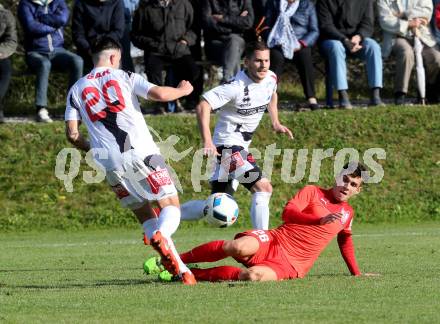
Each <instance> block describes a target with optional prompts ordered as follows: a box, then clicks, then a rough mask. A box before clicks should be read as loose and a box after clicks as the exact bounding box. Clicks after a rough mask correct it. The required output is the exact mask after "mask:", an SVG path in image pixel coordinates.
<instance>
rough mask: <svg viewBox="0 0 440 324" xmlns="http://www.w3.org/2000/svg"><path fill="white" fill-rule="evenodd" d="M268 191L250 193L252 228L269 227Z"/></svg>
mask: <svg viewBox="0 0 440 324" xmlns="http://www.w3.org/2000/svg"><path fill="white" fill-rule="evenodd" d="M271 195H272V194H271V193H270V192H262V191H261V192H255V193H253V194H252V204H251V221H252V227H253V228H254V229H262V230H267V229H269V200H270V196H271Z"/></svg>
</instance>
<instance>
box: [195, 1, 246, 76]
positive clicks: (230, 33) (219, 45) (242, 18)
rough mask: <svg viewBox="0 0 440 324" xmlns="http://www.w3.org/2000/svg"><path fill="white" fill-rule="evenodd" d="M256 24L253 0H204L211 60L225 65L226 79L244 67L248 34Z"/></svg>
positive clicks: (203, 12) (208, 53)
mask: <svg viewBox="0 0 440 324" xmlns="http://www.w3.org/2000/svg"><path fill="white" fill-rule="evenodd" d="M253 23H254V10H253V8H252V1H251V0H205V1H203V3H202V26H203V31H204V33H203V36H204V38H205V46H206V47H205V50H206V56H207V57H208V59H210V60H213V61H215V62H218V63H219V64H220V65H221V66H222V67H223V80H222V82H226V81H229V80H230V79H232V78H233V77H234V76H235V75H236V74H237V72H238V71H239V70H240V60H241V56H242V55H243V51H244V47H245V41H244V38H243V37H244V34H245V32H246V31H247V30H249V29H251V28H252V26H253Z"/></svg>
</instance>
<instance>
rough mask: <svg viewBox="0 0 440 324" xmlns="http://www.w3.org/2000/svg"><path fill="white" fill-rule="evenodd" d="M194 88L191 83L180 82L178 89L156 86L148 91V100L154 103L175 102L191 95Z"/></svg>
mask: <svg viewBox="0 0 440 324" xmlns="http://www.w3.org/2000/svg"><path fill="white" fill-rule="evenodd" d="M193 89H194V88H193V86H192V84H191V83H190V82H189V81H186V80H183V81H180V83H179V85H178V86H177V87H176V88H173V87H162V86H155V87H153V88H151V89H150V91H148V98H150V99H151V100H154V101H162V102H167V101H173V100H176V99H179V98H181V97H184V96H187V95H189V94H190V93H191V92H192V91H193Z"/></svg>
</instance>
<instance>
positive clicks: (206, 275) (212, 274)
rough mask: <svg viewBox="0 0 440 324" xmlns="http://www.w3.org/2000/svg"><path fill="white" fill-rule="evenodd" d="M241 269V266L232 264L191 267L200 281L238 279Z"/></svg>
mask: <svg viewBox="0 0 440 324" xmlns="http://www.w3.org/2000/svg"><path fill="white" fill-rule="evenodd" d="M240 271H241V269H240V268H237V267H231V266H220V267H215V268H208V269H197V268H193V269H191V272H192V273H193V274H194V276H195V277H196V279H197V280H199V281H230V280H235V281H236V280H238V276H239V275H240Z"/></svg>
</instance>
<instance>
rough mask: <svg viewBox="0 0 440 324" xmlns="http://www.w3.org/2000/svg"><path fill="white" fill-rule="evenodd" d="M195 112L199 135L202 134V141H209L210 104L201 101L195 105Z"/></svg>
mask: <svg viewBox="0 0 440 324" xmlns="http://www.w3.org/2000/svg"><path fill="white" fill-rule="evenodd" d="M196 112H197V121H198V125H199V130H200V135H201V136H202V141H203V143H204V144H206V143H207V142H210V141H211V129H210V120H211V106H210V105H209V104H208V103H207V102H206V101H202V102H200V103H199V105H198V106H197V108H196Z"/></svg>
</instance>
